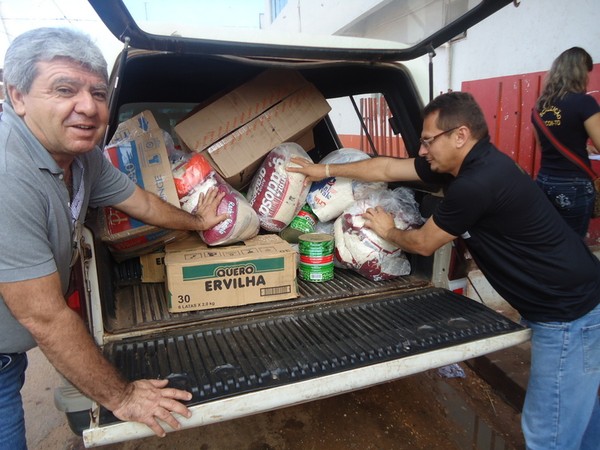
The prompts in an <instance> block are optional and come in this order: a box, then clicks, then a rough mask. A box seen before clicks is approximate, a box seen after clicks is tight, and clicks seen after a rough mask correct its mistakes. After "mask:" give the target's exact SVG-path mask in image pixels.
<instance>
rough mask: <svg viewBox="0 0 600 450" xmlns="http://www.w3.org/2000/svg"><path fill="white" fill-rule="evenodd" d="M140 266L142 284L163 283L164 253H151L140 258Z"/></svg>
mask: <svg viewBox="0 0 600 450" xmlns="http://www.w3.org/2000/svg"><path fill="white" fill-rule="evenodd" d="M140 265H141V266H142V283H164V282H165V280H166V274H165V252H164V251H159V252H153V253H149V254H147V255H143V256H140Z"/></svg>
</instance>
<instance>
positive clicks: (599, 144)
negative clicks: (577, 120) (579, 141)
mask: <svg viewBox="0 0 600 450" xmlns="http://www.w3.org/2000/svg"><path fill="white" fill-rule="evenodd" d="M583 125H584V126H585V131H587V134H588V136H589V137H590V139H591V141H592V144H594V148H595V151H593V152H592V153H598V152H600V113H596V114H594V115H593V116H591V117H589V118H588V119H587V120H586V121H585V122H583Z"/></svg>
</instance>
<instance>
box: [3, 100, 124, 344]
mask: <svg viewBox="0 0 600 450" xmlns="http://www.w3.org/2000/svg"><path fill="white" fill-rule="evenodd" d="M77 159H78V160H79V162H77V161H76V162H74V163H73V164H72V172H73V186H74V189H77V187H79V186H81V182H82V180H83V195H82V196H80V197H79V199H78V207H77V208H75V209H76V210H79V211H80V213H79V217H78V218H74V217H72V215H73V213H72V208H71V204H70V199H69V193H68V191H67V188H66V185H65V183H64V181H63V170H62V169H61V168H59V166H58V165H57V164H56V162H55V161H54V159H53V158H52V157H51V156H50V153H48V151H47V150H46V149H45V148H44V147H43V146H42V145H41V144H40V143H39V141H38V140H37V139H36V138H35V137H34V136H33V134H32V133H31V132H30V131H29V129H28V128H27V126H26V125H25V123H24V122H23V120H22V119H21V118H20V117H19V116H17V115H16V114H15V112H14V110H13V109H12V108H11V106H10V105H7V104H5V105H4V112H3V113H2V115H1V116H0V199H1V201H2V206H3V207H2V211H1V212H0V282H11V281H23V280H29V279H33V278H39V277H43V276H46V275H50V274H52V273H54V272H56V271H58V272H59V274H60V280H61V284H62V289H63V293H66V290H67V288H68V284H69V276H70V267H69V266H70V262H71V255H72V249H73V237H72V233H73V221H74V219H78V220H80V221H81V222H83V220H84V218H85V213H86V211H87V208H88V207H98V206H107V205H114V204H117V203H120V202H122V201H124V200H126V199H127V198H128V197H129V196H130V195H132V194H133V191H134V189H135V184H134V183H133V182H132V181H131V180H130V179H129V178H128V177H127V176H126V175H125V174H123V173H122V172H120V171H119V170H118V169H116V168H115V167H114V166H113V165H112V164H111V163H110V162H109V161H108V160H107V159H106V158H105V157H104V155H103V154H102V151H101V150H100V149H99V148H95V149H94V150H92V151H91V152H88V153H86V154H84V155H81V156H78V157H77ZM35 345H36V343H35V341H34V340H33V338H32V336H31V334H30V333H29V332H28V331H27V330H26V329H25V328H24V327H23V326H21V324H20V323H19V322H18V321H17V320H15V318H14V317H13V316H12V314H11V312H10V311H9V310H8V308H7V307H6V305H5V303H4V299H2V297H0V353H16V352H23V351H26V350H29V349H31V348H33V347H35Z"/></svg>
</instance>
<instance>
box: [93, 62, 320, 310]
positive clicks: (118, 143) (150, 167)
mask: <svg viewBox="0 0 600 450" xmlns="http://www.w3.org/2000/svg"><path fill="white" fill-rule="evenodd" d="M329 110H330V106H329V104H328V103H327V101H326V100H325V99H324V98H323V96H322V95H321V93H320V92H319V91H318V90H317V89H316V88H315V87H314V86H313V85H312V84H310V83H309V82H308V81H306V80H305V79H304V78H303V77H302V76H301V75H300V74H299V73H298V72H295V71H288V70H268V71H265V72H263V73H260V74H259V75H257V76H256V77H255V78H253V79H251V80H249V81H248V82H246V83H244V84H243V85H241V86H239V87H237V88H236V89H234V90H232V91H230V92H228V93H226V94H225V95H223V96H221V97H219V98H217V99H216V100H214V101H212V102H210V103H208V104H206V105H201V106H199V107H198V108H197V109H196V110H194V111H192V113H191V114H190V115H189V116H188V117H186V118H185V119H184V120H182V121H181V122H180V123H179V124H177V125H176V126H175V133H176V134H177V138H178V140H179V141H180V143H181V144H182V145H183V146H184V147H186V148H187V149H188V150H191V151H194V152H201V153H202V154H203V155H204V156H205V157H207V159H208V160H209V161H210V163H211V165H212V166H213V168H214V169H215V170H216V171H217V172H218V173H219V174H220V175H221V176H222V177H223V178H224V179H225V180H226V181H227V182H228V183H229V184H230V185H231V186H232V187H234V188H235V189H238V190H239V189H242V188H243V187H244V186H246V185H247V184H248V183H249V182H250V181H251V179H252V177H253V176H254V173H255V171H256V170H257V169H258V167H259V166H260V163H261V162H262V160H263V159H264V157H265V156H266V155H267V153H268V152H269V151H270V150H271V149H273V148H274V147H275V146H277V145H279V144H280V143H282V142H286V141H293V142H297V143H299V144H300V145H301V146H302V147H303V148H304V149H305V150H306V151H309V150H311V149H312V148H313V147H314V143H313V138H312V128H313V127H314V125H315V124H316V123H317V122H318V121H320V120H321V119H322V118H323V117H324V116H325V115H326V114H327V113H328V112H329ZM111 142H114V143H115V144H112V146H109V147H108V148H107V149H106V152H107V157H109V159H110V160H111V161H112V162H113V164H115V166H117V167H119V168H120V169H121V170H122V171H124V172H126V173H128V174H129V175H130V176H131V177H132V179H134V180H135V181H136V182H137V183H138V184H139V185H140V186H142V187H144V188H145V189H149V190H151V191H153V192H155V193H158V194H159V195H161V196H162V197H163V198H164V199H165V200H167V201H169V202H170V203H173V204H175V205H178V206H179V201H178V197H177V193H176V191H175V186H174V182H173V177H172V174H171V171H170V165H169V163H168V154H167V150H166V148H165V144H164V138H163V134H162V131H161V130H160V129H159V128H158V125H156V121H155V120H154V119H153V118H152V115H151V113H150V112H148V111H147V112H144V113H142V114H140V115H138V116H136V117H134V118H132V119H130V120H129V121H127V122H124V123H123V124H121V126H120V127H119V129H118V130H117V133H116V134H115V137H113V139H112V141H111ZM167 169H168V170H167ZM104 220H105V223H104V227H103V228H104V233H103V236H102V238H103V240H104V241H106V242H107V243H108V244H109V245H110V246H111V248H113V250H116V251H117V252H133V251H138V250H141V251H140V252H139V253H140V254H141V253H144V252H145V250H147V249H149V248H150V247H153V248H156V247H157V244H161V243H162V244H163V245H164V244H165V243H167V242H170V241H173V240H175V241H177V242H174V243H171V244H169V245H166V247H165V253H164V263H165V266H166V286H167V298H168V299H169V310H170V311H173V312H177V311H190V310H197V309H208V308H218V307H223V306H236V305H242V304H248V303H257V302H264V301H271V300H282V299H286V298H293V297H296V296H297V291H296V281H295V280H296V259H295V254H294V250H293V249H292V248H291V247H290V246H289V244H287V243H286V242H285V241H283V240H282V239H280V238H279V237H278V236H277V235H259V236H257V237H256V238H254V239H251V240H249V241H246V242H244V243H242V244H240V245H233V246H227V247H212V248H209V247H207V246H206V245H205V244H204V243H203V242H202V241H201V240H200V239H199V237H198V236H197V235H196V234H193V235H192V236H189V238H187V239H185V240H181V239H180V238H181V234H172V233H174V232H170V231H167V230H159V229H155V228H154V227H149V226H148V225H145V224H141V223H139V222H138V223H136V221H134V220H133V219H131V218H127V217H126V216H124V215H123V214H122V213H120V212H118V211H115V210H112V209H109V208H107V210H106V211H105V214H104ZM161 233H164V235H161ZM146 253H147V252H146ZM153 261H154V262H156V261H157V259H156V256H153V257H148V258H147V259H146V263H145V264H147V265H149V267H150V266H152V265H153ZM143 265H144V262H143ZM159 273H160V270H159ZM150 279H151V280H156V278H155V277H154V278H150Z"/></svg>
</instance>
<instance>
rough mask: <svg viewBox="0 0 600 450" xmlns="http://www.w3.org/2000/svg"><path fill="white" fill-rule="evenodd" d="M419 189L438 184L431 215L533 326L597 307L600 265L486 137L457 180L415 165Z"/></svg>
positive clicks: (419, 161) (424, 165) (532, 184)
mask: <svg viewBox="0 0 600 450" xmlns="http://www.w3.org/2000/svg"><path fill="white" fill-rule="evenodd" d="M415 168H416V170H417V173H418V174H419V176H420V177H421V179H423V181H426V182H438V183H445V194H444V198H443V200H442V201H441V202H440V204H439V206H438V207H437V209H436V210H435V211H434V213H433V220H434V222H435V223H436V225H438V226H439V227H440V228H441V229H443V230H444V231H446V232H448V233H450V234H452V235H454V236H460V237H462V238H463V239H464V242H465V243H466V245H467V247H468V249H469V251H470V253H471V255H472V256H473V258H474V260H475V262H476V263H477V265H478V266H479V268H480V269H481V271H482V272H483V273H484V274H485V276H486V278H487V279H488V281H489V282H490V284H491V285H492V286H493V287H494V288H495V289H496V291H498V293H499V294H500V295H501V296H502V297H503V298H504V299H506V300H507V301H508V302H509V303H510V304H511V305H512V306H513V307H514V308H515V309H517V310H518V311H519V312H520V313H521V315H522V316H523V317H524V318H525V319H528V320H532V321H542V322H549V321H570V320H574V319H577V318H579V317H581V316H583V315H585V314H586V313H587V312H589V311H590V310H592V309H593V308H594V307H595V306H596V305H597V304H598V303H599V302H600V261H598V259H597V258H596V257H595V256H594V255H593V254H592V253H591V251H590V250H589V248H588V247H587V245H586V244H585V242H584V241H583V240H582V239H581V238H580V237H579V236H578V235H577V233H575V232H574V231H573V230H572V229H571V228H570V227H569V226H568V225H567V224H566V222H565V221H564V220H563V219H562V218H561V217H560V215H559V214H558V212H557V211H556V210H555V209H554V207H553V206H552V205H551V204H550V202H549V201H548V199H547V198H546V196H545V195H544V194H543V192H542V191H541V189H539V187H538V186H537V185H536V184H535V182H534V181H533V180H532V179H531V177H530V176H529V175H528V174H527V173H525V172H524V171H523V170H522V169H521V168H520V167H519V166H518V165H517V164H516V163H515V162H514V161H513V160H512V159H510V158H509V157H508V156H507V155H505V154H504V153H502V152H500V151H499V150H498V149H497V148H495V147H494V146H493V145H492V144H491V143H490V140H489V137H487V138H484V139H482V140H481V141H479V142H478V143H477V144H476V145H475V146H474V147H473V149H472V150H471V151H470V152H469V154H468V155H467V157H466V158H465V160H464V161H463V164H462V166H461V168H460V171H459V173H458V175H457V176H456V178H454V177H452V176H449V175H447V174H442V175H440V174H436V173H434V172H432V171H431V170H430V166H429V164H428V163H427V161H425V160H424V159H423V158H417V159H415Z"/></svg>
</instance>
